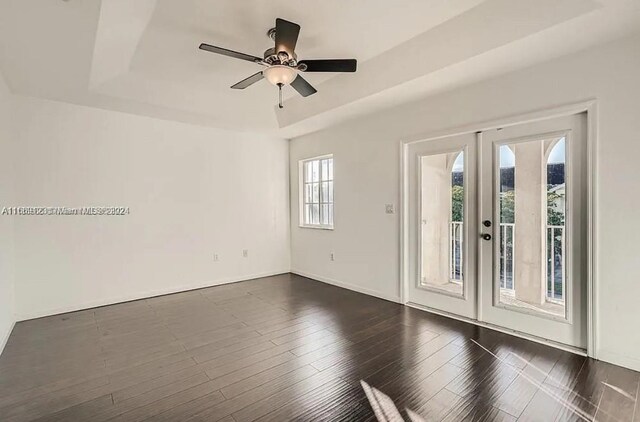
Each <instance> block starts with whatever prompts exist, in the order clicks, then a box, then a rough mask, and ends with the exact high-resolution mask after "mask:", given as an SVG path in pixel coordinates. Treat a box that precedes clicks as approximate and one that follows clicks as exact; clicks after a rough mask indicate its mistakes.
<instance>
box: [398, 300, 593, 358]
mask: <svg viewBox="0 0 640 422" xmlns="http://www.w3.org/2000/svg"><path fill="white" fill-rule="evenodd" d="M405 305H406V306H409V307H411V308H414V309H418V310H420V311H425V312H429V313H432V314H436V315H440V316H443V317H447V318H451V319H455V320H458V321H462V322H467V323H469V324H473V325H477V326H479V327H483V328H488V329H490V330H494V331H499V332H501V333H505V334H509V335H512V336H515V337H520V338H523V339H525V340H529V341H533V342H536V343H540V344H544V345H545V346H549V347H553V348H555V349H560V350H564V351H565V352H570V353H574V354H576V355H580V356H588V355H587V351H586V350H585V349H581V348H579V347H574V346H569V345H567V344H563V343H558V342H555V341H552V340H547V339H545V338H542V337H538V336H534V335H531V334H527V333H523V332H521V331H516V330H512V329H510V328H504V327H501V326H499V325H494V324H489V323H487V322H482V321H478V320H476V319H471V318H466V317H462V316H459V315H456V314H452V313H449V312H445V311H440V310H438V309H433V308H430V307H428V306H424V305H420V304H418V303H414V302H407V303H405Z"/></svg>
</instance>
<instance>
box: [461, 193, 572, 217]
mask: <svg viewBox="0 0 640 422" xmlns="http://www.w3.org/2000/svg"><path fill="white" fill-rule="evenodd" d="M562 198H564V194H559V193H557V192H547V224H550V225H554V226H562V225H564V213H563V212H561V211H559V210H557V209H556V208H554V207H553V206H552V205H551V204H553V203H554V202H556V201H558V200H561V199H562ZM463 204H464V188H463V187H462V186H452V187H451V221H462V217H463ZM514 210H515V191H514V190H510V191H507V192H502V193H501V195H500V222H501V223H515V213H514Z"/></svg>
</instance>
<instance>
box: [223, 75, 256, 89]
mask: <svg viewBox="0 0 640 422" xmlns="http://www.w3.org/2000/svg"><path fill="white" fill-rule="evenodd" d="M263 78H264V75H263V74H262V72H258V73H254V74H253V75H251V76H249V77H248V78H247V79H243V80H241V81H240V82H238V83H237V84H235V85H231V88H233V89H245V88H246V87H248V86H251V85H253V84H255V83H256V82H258V81H259V80H261V79H263Z"/></svg>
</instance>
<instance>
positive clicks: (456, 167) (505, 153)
mask: <svg viewBox="0 0 640 422" xmlns="http://www.w3.org/2000/svg"><path fill="white" fill-rule="evenodd" d="M564 154H565V147H564V138H562V139H560V140H559V141H558V143H557V144H556V145H555V146H554V147H553V149H552V150H551V154H549V161H548V163H564V162H565V161H564V160H565V155H564ZM463 156H464V154H462V153H460V154H459V155H458V157H457V158H456V161H454V163H453V171H454V172H456V173H457V172H461V171H463V170H464V157H463ZM515 160H516V157H515V156H514V155H513V151H511V149H510V148H508V147H502V148H500V167H502V168H505V167H513V166H514V165H515V163H516V162H515Z"/></svg>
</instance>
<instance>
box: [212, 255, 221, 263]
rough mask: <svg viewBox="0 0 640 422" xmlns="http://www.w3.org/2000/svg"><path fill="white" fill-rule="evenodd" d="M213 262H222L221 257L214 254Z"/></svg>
mask: <svg viewBox="0 0 640 422" xmlns="http://www.w3.org/2000/svg"><path fill="white" fill-rule="evenodd" d="M213 260H214V261H215V262H218V261H220V257H219V256H218V254H217V253H214V254H213Z"/></svg>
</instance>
